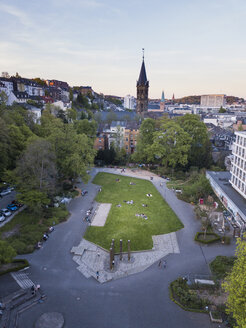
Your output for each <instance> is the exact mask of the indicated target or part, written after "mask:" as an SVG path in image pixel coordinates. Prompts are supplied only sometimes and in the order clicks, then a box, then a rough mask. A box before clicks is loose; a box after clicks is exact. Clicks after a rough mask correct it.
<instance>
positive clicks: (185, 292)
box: [170, 278, 209, 311]
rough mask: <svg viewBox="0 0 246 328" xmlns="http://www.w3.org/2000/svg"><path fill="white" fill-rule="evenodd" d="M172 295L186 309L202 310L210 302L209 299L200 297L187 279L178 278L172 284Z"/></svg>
mask: <svg viewBox="0 0 246 328" xmlns="http://www.w3.org/2000/svg"><path fill="white" fill-rule="evenodd" d="M170 289H171V292H172V297H173V298H174V299H175V300H176V301H177V302H178V303H180V304H181V305H182V307H183V308H185V309H186V310H192V309H193V310H201V311H203V308H204V307H205V306H206V305H208V304H209V302H208V301H207V300H202V299H200V298H199V297H198V296H197V295H196V293H195V292H194V291H193V290H191V289H190V288H189V287H188V285H187V281H186V279H183V278H178V279H176V280H174V281H173V282H172V283H171V284H170Z"/></svg>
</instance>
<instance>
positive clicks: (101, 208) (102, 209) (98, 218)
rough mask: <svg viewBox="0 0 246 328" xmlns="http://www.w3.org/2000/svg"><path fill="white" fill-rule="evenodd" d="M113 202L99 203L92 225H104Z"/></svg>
mask: <svg viewBox="0 0 246 328" xmlns="http://www.w3.org/2000/svg"><path fill="white" fill-rule="evenodd" d="M111 205H112V204H106V203H105V204H99V205H98V208H97V210H96V212H95V214H94V218H93V220H92V223H91V225H92V226H94V227H103V226H104V225H105V222H106V220H107V217H108V213H109V211H110V208H111Z"/></svg>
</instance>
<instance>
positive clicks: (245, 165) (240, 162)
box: [234, 156, 246, 170]
mask: <svg viewBox="0 0 246 328" xmlns="http://www.w3.org/2000/svg"><path fill="white" fill-rule="evenodd" d="M234 164H235V165H237V166H239V167H241V169H244V170H246V161H244V160H243V159H242V158H240V157H237V156H234ZM234 168H235V167H234Z"/></svg>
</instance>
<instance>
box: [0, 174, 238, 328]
mask: <svg viewBox="0 0 246 328" xmlns="http://www.w3.org/2000/svg"><path fill="white" fill-rule="evenodd" d="M93 172H94V173H95V171H93ZM93 172H92V173H93ZM113 172H114V171H113ZM117 173H119V171H118V172H117ZM162 181H163V180H162ZM153 183H154V184H155V186H156V188H157V189H158V190H159V191H160V193H161V194H162V195H163V197H165V198H166V200H167V202H168V203H169V205H170V206H171V207H172V208H173V210H174V211H175V212H176V213H177V215H178V216H179V218H180V219H181V221H182V222H183V224H184V226H185V228H184V229H182V230H180V231H178V232H177V238H178V242H179V247H180V251H181V253H180V254H172V255H169V256H168V257H167V258H166V260H167V267H166V269H163V268H162V269H160V268H159V267H158V264H154V265H153V266H151V267H150V268H148V269H147V270H145V271H144V272H142V273H139V274H136V275H132V276H129V277H127V278H122V279H119V280H116V281H112V282H109V283H106V284H99V283H98V282H97V281H96V280H94V279H93V278H90V279H86V278H85V277H84V276H83V275H82V274H81V273H80V272H79V271H78V270H76V263H75V262H74V261H73V260H72V254H71V253H70V250H71V248H72V247H73V246H77V245H78V244H79V242H80V240H81V238H82V236H83V234H84V232H85V230H86V227H87V223H85V222H83V221H82V217H83V216H84V214H85V212H86V210H87V209H89V208H90V207H91V203H92V202H93V199H94V197H95V196H96V193H97V190H98V187H97V186H95V185H93V184H91V183H89V184H88V185H86V189H87V190H88V194H87V195H86V196H84V197H79V198H76V199H74V200H72V202H71V203H70V204H69V206H68V208H69V210H70V212H71V217H70V218H69V220H68V221H67V222H64V223H62V224H60V225H58V226H56V227H55V231H54V232H53V233H52V234H51V236H50V238H49V239H48V241H47V242H46V243H45V244H44V245H43V247H42V249H40V250H38V251H35V252H34V253H33V254H29V255H27V256H25V257H26V258H27V259H28V261H29V262H30V264H31V267H30V269H28V270H27V273H28V275H29V278H30V279H32V280H33V281H34V282H35V283H36V284H37V283H38V284H40V285H41V288H42V289H43V291H44V292H45V294H46V295H47V300H46V301H45V302H44V303H42V304H38V305H36V306H34V307H32V308H31V309H29V310H27V311H26V312H24V313H22V314H21V316H20V317H19V326H18V327H20V328H31V327H33V326H34V323H35V321H36V320H37V319H38V317H39V316H40V315H41V314H42V313H44V312H61V313H62V314H63V315H64V317H65V327H67V328H80V327H83V328H94V327H100V328H110V327H114V328H122V327H123V328H138V327H139V328H140V327H141V328H151V327H153V328H163V327H165V328H176V327H181V328H193V327H194V328H197V327H199V328H205V327H206V328H207V327H218V325H214V324H211V323H210V320H209V316H208V315H206V314H198V313H192V312H186V311H183V310H182V309H181V308H179V307H178V306H177V305H176V304H174V303H173V302H172V301H170V299H169V295H168V285H169V283H170V282H171V281H172V280H174V279H175V278H177V277H178V276H180V275H181V276H182V275H185V274H187V273H203V274H207V273H209V267H208V262H209V261H211V260H212V259H213V258H214V257H215V256H216V255H223V254H225V255H232V254H234V250H235V245H230V246H223V245H214V246H205V247H200V246H199V245H197V244H195V243H194V241H193V238H194V234H195V232H196V231H198V229H199V222H198V221H197V220H196V219H195V217H194V214H193V210H192V207H191V206H190V205H189V204H187V203H184V202H182V201H180V200H178V199H177V198H176V196H175V194H174V193H173V192H172V191H170V190H168V189H167V188H166V186H165V184H164V185H163V186H162V187H161V186H160V179H157V178H154V180H153ZM79 187H84V186H82V184H81V185H80V186H79ZM2 279H5V281H6V280H7V279H8V278H6V277H5V278H3V277H2V278H0V292H2V293H3V292H4V288H3V284H2V283H3V280H2ZM8 283H10V282H8ZM14 284H15V283H14ZM1 286H2V287H1ZM6 286H7V284H6ZM1 288H2V290H1Z"/></svg>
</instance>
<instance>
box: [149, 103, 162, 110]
mask: <svg viewBox="0 0 246 328" xmlns="http://www.w3.org/2000/svg"><path fill="white" fill-rule="evenodd" d="M148 109H151V110H160V105H157V104H148Z"/></svg>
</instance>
